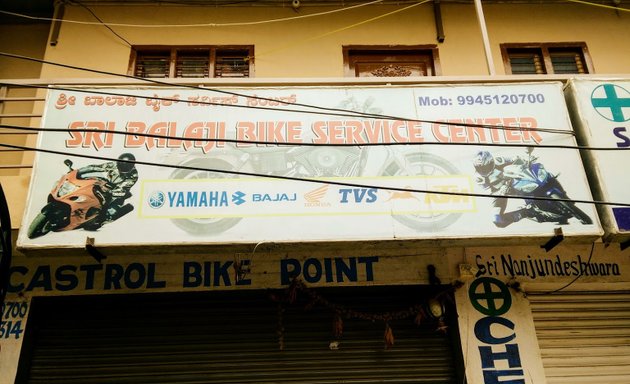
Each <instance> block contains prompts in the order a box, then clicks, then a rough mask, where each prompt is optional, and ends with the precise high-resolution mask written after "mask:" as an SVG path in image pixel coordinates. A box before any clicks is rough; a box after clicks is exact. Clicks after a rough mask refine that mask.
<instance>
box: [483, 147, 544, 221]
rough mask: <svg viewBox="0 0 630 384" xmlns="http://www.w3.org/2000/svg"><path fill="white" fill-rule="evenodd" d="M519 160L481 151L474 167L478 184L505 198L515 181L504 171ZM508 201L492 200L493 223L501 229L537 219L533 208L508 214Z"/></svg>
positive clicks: (498, 198)
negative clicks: (526, 220) (524, 220)
mask: <svg viewBox="0 0 630 384" xmlns="http://www.w3.org/2000/svg"><path fill="white" fill-rule="evenodd" d="M517 159H518V157H517V158H516V159H513V158H510V157H503V156H496V157H494V156H492V154H491V153H490V152H488V151H479V152H477V153H476V154H475V157H474V159H473V165H474V167H475V171H476V173H477V180H476V181H477V184H479V185H480V186H482V187H483V188H484V189H487V190H490V193H491V194H492V195H498V196H504V195H510V194H512V192H513V189H512V182H513V179H512V178H509V177H506V176H505V175H504V174H503V170H504V168H505V167H507V166H508V165H512V164H514V162H515V161H516V160H517ZM507 203H508V199H507V198H505V197H495V198H493V199H492V205H493V213H494V217H493V219H492V222H493V223H494V225H496V226H497V227H499V228H505V227H507V226H508V225H510V224H512V223H515V222H517V221H519V220H521V219H524V218H528V217H535V216H537V213H536V212H535V211H534V209H533V208H527V207H526V208H521V209H517V210H515V211H510V212H506V211H505V209H506V207H507Z"/></svg>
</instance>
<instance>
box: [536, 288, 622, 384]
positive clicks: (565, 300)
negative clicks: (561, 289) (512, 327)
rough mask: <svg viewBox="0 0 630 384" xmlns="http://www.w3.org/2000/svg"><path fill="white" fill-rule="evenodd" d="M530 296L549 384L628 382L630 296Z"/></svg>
mask: <svg viewBox="0 0 630 384" xmlns="http://www.w3.org/2000/svg"><path fill="white" fill-rule="evenodd" d="M528 297H529V299H530V301H531V306H532V313H533V316H534V325H535V327H536V333H537V335H538V343H539V345H540V350H541V353H542V360H543V365H544V367H545V375H546V377H547V383H548V384H561V383H562V384H564V383H566V384H569V383H570V384H581V383H588V384H628V383H630V292H627V291H625V292H585V293H581V292H580V293H573V292H572V293H556V294H552V295H529V296H528Z"/></svg>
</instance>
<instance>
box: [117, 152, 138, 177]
mask: <svg viewBox="0 0 630 384" xmlns="http://www.w3.org/2000/svg"><path fill="white" fill-rule="evenodd" d="M135 161H136V157H135V156H134V155H132V154H131V153H123V154H122V155H120V156H118V161H117V162H116V168H118V172H120V174H121V175H126V174H128V173H129V172H131V171H133V170H134V169H135V168H136V164H135Z"/></svg>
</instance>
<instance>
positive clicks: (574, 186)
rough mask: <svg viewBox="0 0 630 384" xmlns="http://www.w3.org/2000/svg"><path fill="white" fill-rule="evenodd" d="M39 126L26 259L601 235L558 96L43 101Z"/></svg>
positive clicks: (499, 93) (320, 93) (161, 93)
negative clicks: (113, 250) (267, 245)
mask: <svg viewBox="0 0 630 384" xmlns="http://www.w3.org/2000/svg"><path fill="white" fill-rule="evenodd" d="M43 121H44V123H43V126H44V128H46V129H44V130H43V132H42V133H41V134H40V136H39V144H38V147H39V151H38V153H37V155H36V161H35V165H34V171H33V178H32V182H31V189H30V192H29V196H28V204H27V205H28V207H27V209H26V211H25V218H24V221H23V223H24V225H23V228H22V230H21V231H20V236H19V242H18V246H19V247H20V248H21V249H37V248H42V249H43V248H51V247H52V248H55V247H57V248H59V247H64V248H67V247H70V248H72V247H75V248H79V247H80V248H83V247H84V246H85V243H86V237H91V238H94V239H95V240H96V242H97V244H98V245H100V246H109V245H112V246H119V245H123V246H125V245H136V246H137V245H158V246H161V245H186V244H193V245H199V244H202V245H204V244H208V245H212V244H235V243H250V244H252V243H253V244H256V243H259V242H290V243H303V242H321V241H324V242H337V241H362V240H367V239H369V240H375V241H379V240H393V239H395V240H405V239H412V240H423V239H431V240H440V239H445V240H452V239H465V238H476V237H483V238H498V239H505V238H507V237H510V238H514V237H534V236H536V237H540V236H548V235H550V234H553V231H554V229H555V228H557V227H562V228H563V233H564V235H565V236H590V237H591V238H592V237H595V236H599V235H600V234H601V229H600V225H599V221H598V218H597V216H596V211H595V208H594V207H593V206H592V205H591V204H589V203H587V202H589V201H591V200H592V198H591V195H590V190H589V186H588V184H587V181H586V177H585V173H584V169H583V165H582V162H581V161H580V155H579V153H578V151H577V150H576V149H573V148H570V147H572V146H575V140H574V136H573V130H572V127H571V124H570V121H569V117H568V113H567V110H566V106H565V103H564V96H563V93H562V86H561V84H560V83H536V84H510V85H507V84H504V85H470V86H448V87H447V86H426V87H403V86H401V87H303V88H298V87H293V88H250V89H224V90H201V89H198V90H195V89H184V88H150V89H121V88H109V89H82V90H67V89H65V90H62V89H51V90H50V92H49V95H48V98H47V103H46V110H45V115H44V119H43ZM550 145H551V146H553V147H551V148H546V146H550ZM558 146H560V147H561V148H559V147H558ZM566 147H569V148H566ZM118 158H122V160H119V161H118V162H117V159H118ZM65 160H69V161H65ZM134 162H135V170H131V171H128V170H126V169H125V168H126V167H128V166H129V165H131V164H132V163H134ZM475 164H477V166H478V167H475ZM118 167H120V168H118ZM506 195H507V196H508V197H507V198H501V196H506ZM571 200H577V201H578V202H577V203H574V202H573V201H571Z"/></svg>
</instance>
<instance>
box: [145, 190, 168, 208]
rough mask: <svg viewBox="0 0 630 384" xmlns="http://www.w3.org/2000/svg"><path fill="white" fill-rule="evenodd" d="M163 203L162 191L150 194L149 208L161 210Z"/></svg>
mask: <svg viewBox="0 0 630 384" xmlns="http://www.w3.org/2000/svg"><path fill="white" fill-rule="evenodd" d="M165 201H166V199H165V196H164V192H162V191H155V192H153V193H151V195H150V196H149V207H151V208H153V209H158V208H162V206H163V205H164V202H165Z"/></svg>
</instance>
